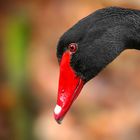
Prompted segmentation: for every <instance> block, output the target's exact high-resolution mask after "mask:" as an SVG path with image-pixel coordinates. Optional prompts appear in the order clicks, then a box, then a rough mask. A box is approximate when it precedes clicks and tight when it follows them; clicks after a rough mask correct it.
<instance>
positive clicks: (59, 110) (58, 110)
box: [54, 105, 62, 114]
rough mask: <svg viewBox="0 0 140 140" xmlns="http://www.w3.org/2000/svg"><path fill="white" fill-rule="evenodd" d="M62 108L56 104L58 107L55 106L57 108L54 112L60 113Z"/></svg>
mask: <svg viewBox="0 0 140 140" xmlns="http://www.w3.org/2000/svg"><path fill="white" fill-rule="evenodd" d="M61 110H62V107H61V106H59V105H56V107H55V109H54V113H55V114H59V113H60V112H61Z"/></svg>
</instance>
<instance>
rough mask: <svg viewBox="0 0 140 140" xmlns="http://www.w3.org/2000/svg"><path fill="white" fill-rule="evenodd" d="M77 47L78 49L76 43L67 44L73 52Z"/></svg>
mask: <svg viewBox="0 0 140 140" xmlns="http://www.w3.org/2000/svg"><path fill="white" fill-rule="evenodd" d="M77 49H78V45H77V44H76V43H71V44H70V45H69V50H70V52H71V53H75V52H76V51H77Z"/></svg>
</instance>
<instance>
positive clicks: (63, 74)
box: [54, 7, 140, 123]
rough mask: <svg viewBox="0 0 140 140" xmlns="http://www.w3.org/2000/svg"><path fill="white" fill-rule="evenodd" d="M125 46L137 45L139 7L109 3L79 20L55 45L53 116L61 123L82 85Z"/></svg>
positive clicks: (135, 46)
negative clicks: (56, 73)
mask: <svg viewBox="0 0 140 140" xmlns="http://www.w3.org/2000/svg"><path fill="white" fill-rule="evenodd" d="M126 49H137V50H139V49H140V11H139V10H133V9H126V8H118V7H109V8H104V9H100V10H97V11H96V12H94V13H92V14H90V15H89V16H87V17H85V18H83V19H82V20H80V21H79V22H78V23H77V24H75V25H74V26H73V27H72V28H70V29H69V30H68V31H67V32H66V33H64V34H63V35H62V37H61V38H60V40H59V42H58V46H57V57H58V61H59V64H60V77H59V87H58V97H57V105H56V107H55V109H54V117H55V119H56V121H57V122H58V123H61V121H62V119H63V118H64V116H65V114H66V113H67V112H68V110H69V108H70V107H71V105H72V103H73V102H74V101H75V99H76V98H77V97H78V95H79V93H80V91H81V89H82V88H83V86H84V85H85V84H86V83H87V82H88V81H89V80H90V79H92V78H93V77H95V76H96V75H97V74H98V73H99V72H100V71H101V70H102V69H103V68H105V67H106V66H107V65H108V64H109V63H111V62H112V61H113V60H114V59H115V58H116V57H117V56H118V55H119V54H120V53H121V52H123V51H124V50H126Z"/></svg>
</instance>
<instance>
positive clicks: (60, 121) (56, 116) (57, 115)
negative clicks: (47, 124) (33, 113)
mask: <svg viewBox="0 0 140 140" xmlns="http://www.w3.org/2000/svg"><path fill="white" fill-rule="evenodd" d="M61 110H62V107H61V106H59V105H56V107H55V109H54V118H55V120H56V122H57V123H58V124H61V123H62V120H63V118H60V115H59V114H60V112H61Z"/></svg>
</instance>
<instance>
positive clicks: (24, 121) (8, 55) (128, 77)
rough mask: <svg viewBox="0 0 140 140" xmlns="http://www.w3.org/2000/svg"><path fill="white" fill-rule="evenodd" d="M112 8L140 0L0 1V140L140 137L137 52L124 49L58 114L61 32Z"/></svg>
mask: <svg viewBox="0 0 140 140" xmlns="http://www.w3.org/2000/svg"><path fill="white" fill-rule="evenodd" d="M107 6H121V7H129V8H135V9H140V1H139V0H125V1H124V0H117V1H114V0H86V1H85V0H0V140H71V139H73V140H86V139H88V140H139V139H140V73H139V71H140V52H139V51H136V50H131V51H130V50H127V51H125V52H123V53H122V54H121V55H120V56H119V57H118V58H117V59H115V61H113V63H111V64H110V65H109V66H108V67H107V68H106V69H105V70H103V72H101V73H100V74H99V75H98V76H97V77H96V78H94V79H93V80H91V81H90V82H89V83H88V84H87V85H86V86H85V87H84V89H83V90H82V93H81V95H80V96H79V98H78V99H77V100H76V102H75V103H74V105H73V106H72V108H71V110H70V111H69V113H68V114H67V115H66V117H65V119H64V121H63V123H62V125H58V124H57V123H56V122H55V120H54V118H53V110H54V107H55V104H56V97H57V88H58V78H59V66H58V63H57V59H56V44H57V41H58V39H59V37H60V36H61V35H62V34H63V33H64V32H65V31H66V30H67V29H68V28H70V27H71V26H72V25H73V24H75V23H76V22H77V21H78V20H80V19H81V18H83V17H85V16H87V15H88V14H90V13H91V12H94V11H95V10H97V9H99V8H103V7H107Z"/></svg>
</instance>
